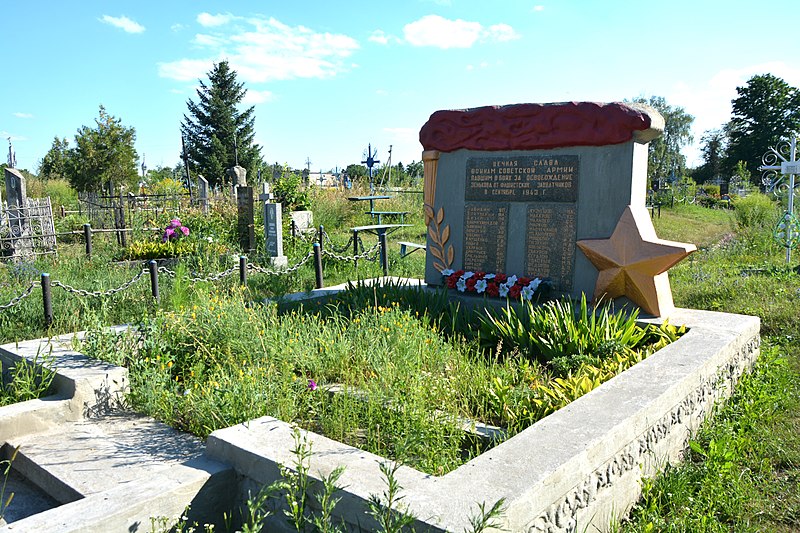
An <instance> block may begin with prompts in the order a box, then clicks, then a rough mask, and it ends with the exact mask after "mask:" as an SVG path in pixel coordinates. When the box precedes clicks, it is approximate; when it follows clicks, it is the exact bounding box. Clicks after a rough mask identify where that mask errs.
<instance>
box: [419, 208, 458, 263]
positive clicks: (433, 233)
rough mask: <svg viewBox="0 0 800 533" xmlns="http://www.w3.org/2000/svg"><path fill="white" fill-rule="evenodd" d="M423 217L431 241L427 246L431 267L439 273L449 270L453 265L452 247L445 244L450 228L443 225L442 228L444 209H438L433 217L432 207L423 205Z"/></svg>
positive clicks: (453, 253) (448, 237) (453, 254)
mask: <svg viewBox="0 0 800 533" xmlns="http://www.w3.org/2000/svg"><path fill="white" fill-rule="evenodd" d="M425 215H426V218H427V219H428V236H429V237H430V239H431V245H430V246H428V251H430V253H431V255H432V256H433V257H434V260H433V266H434V268H436V270H438V271H439V272H441V271H442V270H445V269H448V268H450V265H452V264H453V257H454V256H455V252H454V251H453V245H452V244H447V241H449V240H450V226H449V225H445V226H444V227H442V222H443V221H444V208H443V207H440V208H439V211H438V212H436V216H434V212H433V207H432V206H430V205H428V204H425Z"/></svg>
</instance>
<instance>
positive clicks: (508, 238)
mask: <svg viewBox="0 0 800 533" xmlns="http://www.w3.org/2000/svg"><path fill="white" fill-rule="evenodd" d="M663 129H664V119H663V118H662V117H661V115H660V114H659V113H658V112H657V111H656V110H654V109H652V108H650V107H648V106H641V105H635V104H623V103H594V102H568V103H555V104H518V105H509V106H501V107H480V108H475V109H467V110H460V111H437V112H435V113H434V114H433V115H431V117H430V119H429V120H428V122H427V123H426V124H425V125H424V126H423V127H422V129H421V131H420V142H421V143H422V146H423V148H424V152H423V154H422V158H423V162H424V168H425V187H424V201H425V212H426V217H425V220H426V224H427V225H428V243H427V249H428V258H427V262H426V269H425V281H426V282H427V283H428V284H430V285H440V284H442V283H443V275H442V272H445V273H447V272H451V271H454V270H455V271H460V270H464V271H467V272H484V273H492V274H499V273H503V274H506V275H508V276H512V275H513V276H519V277H525V278H530V279H537V278H539V279H547V280H549V282H550V284H551V285H552V287H553V288H554V289H555V290H556V291H557V292H559V293H562V294H564V295H569V296H571V297H579V296H580V295H581V293H585V294H587V295H593V296H594V298H595V299H596V300H597V299H599V298H601V297H605V298H616V297H626V298H628V299H629V300H631V301H633V302H634V303H635V304H637V305H638V306H640V307H641V308H642V309H643V310H644V311H645V312H646V313H649V314H652V315H655V316H661V315H665V314H669V313H670V312H671V311H672V310H673V308H674V306H673V303H672V294H671V291H670V288H669V280H668V278H667V272H666V271H667V269H669V268H670V267H671V266H673V265H674V264H676V263H677V262H679V261H680V260H681V259H683V258H684V257H686V256H687V255H688V254H689V253H691V252H692V251H694V250H695V247H694V245H691V244H683V243H673V242H670V241H664V240H662V239H658V237H657V236H656V234H655V230H654V229H653V226H652V222H651V220H650V217H649V215H648V213H647V209H646V207H645V195H646V190H647V143H648V142H650V141H651V140H653V139H655V138H657V137H658V136H659V135H661V133H662V132H663Z"/></svg>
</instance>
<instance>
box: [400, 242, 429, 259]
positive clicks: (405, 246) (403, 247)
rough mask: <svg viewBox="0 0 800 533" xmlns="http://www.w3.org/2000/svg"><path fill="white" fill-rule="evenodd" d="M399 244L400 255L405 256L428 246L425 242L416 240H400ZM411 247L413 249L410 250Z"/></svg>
mask: <svg viewBox="0 0 800 533" xmlns="http://www.w3.org/2000/svg"><path fill="white" fill-rule="evenodd" d="M397 244H399V245H400V257H405V256H407V255H409V254H412V253H414V252H416V251H417V250H426V249H427V247H426V246H425V245H424V244H417V243H415V242H406V241H398V242H397ZM409 248H410V249H411V251H409Z"/></svg>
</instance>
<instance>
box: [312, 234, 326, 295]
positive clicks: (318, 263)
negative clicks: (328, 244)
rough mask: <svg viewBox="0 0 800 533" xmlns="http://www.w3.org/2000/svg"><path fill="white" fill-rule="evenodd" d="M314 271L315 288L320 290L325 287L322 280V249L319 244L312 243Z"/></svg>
mask: <svg viewBox="0 0 800 533" xmlns="http://www.w3.org/2000/svg"><path fill="white" fill-rule="evenodd" d="M314 270H315V271H316V273H317V288H318V289H321V288H322V287H324V286H325V281H324V280H323V279H322V248H320V246H319V243H318V242H315V243H314Z"/></svg>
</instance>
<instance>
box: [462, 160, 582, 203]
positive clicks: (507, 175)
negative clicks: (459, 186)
mask: <svg viewBox="0 0 800 533" xmlns="http://www.w3.org/2000/svg"><path fill="white" fill-rule="evenodd" d="M464 198H465V199H466V200H490V201H491V200H495V201H503V202H507V201H512V202H575V201H577V199H578V156H577V155H559V156H556V155H551V156H534V155H528V156H514V157H470V158H469V159H467V183H466V191H465V194H464Z"/></svg>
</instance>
